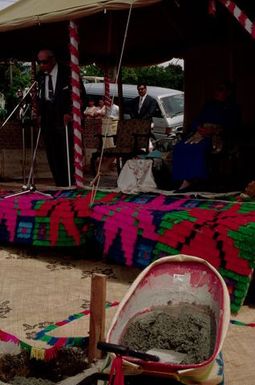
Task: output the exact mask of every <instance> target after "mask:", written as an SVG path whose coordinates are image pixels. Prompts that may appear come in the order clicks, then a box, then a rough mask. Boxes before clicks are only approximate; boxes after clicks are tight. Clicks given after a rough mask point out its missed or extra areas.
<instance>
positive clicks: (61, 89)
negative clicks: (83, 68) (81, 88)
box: [37, 49, 74, 186]
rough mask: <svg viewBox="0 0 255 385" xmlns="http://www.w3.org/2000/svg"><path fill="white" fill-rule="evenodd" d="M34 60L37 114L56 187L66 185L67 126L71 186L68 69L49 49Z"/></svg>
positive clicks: (71, 133)
mask: <svg viewBox="0 0 255 385" xmlns="http://www.w3.org/2000/svg"><path fill="white" fill-rule="evenodd" d="M37 59H38V60H37V61H38V64H39V66H40V70H39V73H38V78H37V80H38V88H39V94H38V97H39V112H40V119H41V121H40V123H41V129H42V136H43V139H44V143H45V148H46V153H47V158H48V162H49V166H50V170H51V172H52V175H53V178H54V181H55V184H56V186H68V185H69V178H68V157H67V145H66V126H67V127H68V139H69V160H70V162H69V163H70V176H71V184H72V183H73V176H74V149H73V148H74V144H73V131H72V127H71V126H72V125H71V120H72V115H71V111H72V102H71V81H70V80H71V79H70V77H71V73H70V68H69V67H68V66H65V65H63V64H61V63H58V62H57V60H56V57H55V55H54V53H53V52H52V51H51V50H49V49H43V50H41V51H39V53H38V55H37Z"/></svg>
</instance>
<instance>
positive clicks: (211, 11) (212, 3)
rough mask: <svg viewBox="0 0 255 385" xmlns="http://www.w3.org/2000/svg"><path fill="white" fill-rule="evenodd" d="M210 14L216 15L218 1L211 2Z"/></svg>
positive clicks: (209, 5)
mask: <svg viewBox="0 0 255 385" xmlns="http://www.w3.org/2000/svg"><path fill="white" fill-rule="evenodd" d="M208 13H209V15H212V16H215V14H216V0H209V4H208Z"/></svg>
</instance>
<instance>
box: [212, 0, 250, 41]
mask: <svg viewBox="0 0 255 385" xmlns="http://www.w3.org/2000/svg"><path fill="white" fill-rule="evenodd" d="M218 1H220V2H221V3H222V4H223V5H224V6H225V7H226V8H227V9H228V10H229V12H230V13H231V14H232V15H233V16H234V17H235V18H236V19H237V20H238V22H239V23H240V24H241V25H242V26H243V27H244V29H246V31H247V32H249V34H250V35H251V36H252V37H253V39H255V23H253V22H252V21H251V20H250V19H249V18H248V16H247V15H246V14H245V13H244V12H243V11H242V10H241V9H240V8H239V7H238V6H237V5H236V4H235V3H234V2H233V1H230V0H218Z"/></svg>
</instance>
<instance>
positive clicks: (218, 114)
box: [172, 100, 241, 181]
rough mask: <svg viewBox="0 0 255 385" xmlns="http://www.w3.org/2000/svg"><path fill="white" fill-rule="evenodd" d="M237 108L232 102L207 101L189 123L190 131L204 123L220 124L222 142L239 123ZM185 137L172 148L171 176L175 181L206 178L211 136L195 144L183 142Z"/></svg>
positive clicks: (234, 130)
mask: <svg viewBox="0 0 255 385" xmlns="http://www.w3.org/2000/svg"><path fill="white" fill-rule="evenodd" d="M239 111H240V110H239V108H238V107H237V106H236V105H235V104H234V103H224V102H221V101H217V100H212V101H210V102H207V103H206V104H205V106H204V107H203V109H202V111H201V113H200V114H199V116H198V117H197V119H195V120H194V121H193V123H192V125H191V133H190V135H189V136H191V135H192V134H194V132H196V130H197V129H198V127H199V126H202V125H203V124H206V123H211V124H217V125H220V126H221V127H222V129H223V133H222V137H223V140H224V143H226V142H227V140H228V139H227V138H229V137H230V138H231V136H234V133H235V132H236V129H237V128H238V127H239V125H240V120H241V118H240V112H239ZM186 140H187V138H185V139H184V140H183V141H181V142H180V143H178V144H177V145H176V146H175V147H174V150H173V168H172V178H173V180H175V181H182V180H192V179H207V177H208V171H207V155H208V154H209V152H210V151H211V149H212V146H211V138H209V137H206V138H204V139H203V140H202V141H201V142H200V143H197V144H189V143H187V144H185V141H186Z"/></svg>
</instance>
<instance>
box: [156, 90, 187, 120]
mask: <svg viewBox="0 0 255 385" xmlns="http://www.w3.org/2000/svg"><path fill="white" fill-rule="evenodd" d="M161 103H162V106H163V109H164V111H165V115H166V117H167V118H172V117H173V116H175V115H179V114H183V113H184V95H183V94H177V95H172V96H163V97H162V98H161Z"/></svg>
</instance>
